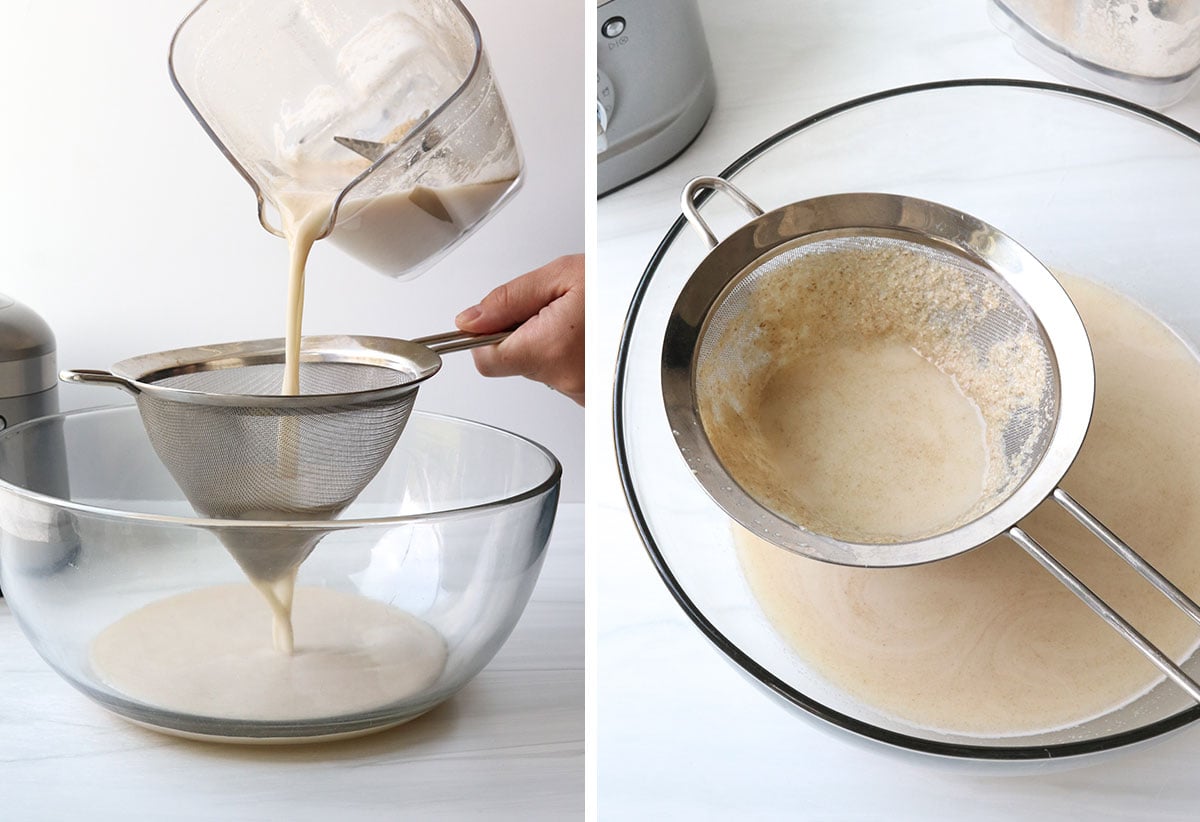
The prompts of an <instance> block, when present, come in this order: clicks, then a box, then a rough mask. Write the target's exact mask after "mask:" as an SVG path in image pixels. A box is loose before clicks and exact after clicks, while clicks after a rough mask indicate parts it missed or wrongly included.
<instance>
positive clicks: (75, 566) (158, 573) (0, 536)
mask: <svg viewBox="0 0 1200 822" xmlns="http://www.w3.org/2000/svg"><path fill="white" fill-rule="evenodd" d="M560 476H561V467H560V465H559V463H558V461H557V460H556V459H555V458H554V456H553V455H552V454H550V453H549V452H548V451H547V450H546V449H544V448H542V447H541V446H540V445H537V444H536V443H533V442H531V441H529V440H526V439H524V438H522V437H519V436H517V435H515V434H510V433H508V432H506V431H502V430H499V429H496V428H491V427H488V426H486V425H481V424H479V423H475V422H469V421H466V420H460V419H454V418H451V417H442V416H435V415H430V414H422V413H417V414H414V415H413V416H412V419H411V420H410V421H409V423H408V427H407V429H406V430H405V433H404V436H403V437H402V438H401V439H400V442H399V444H398V445H397V446H396V448H395V450H394V451H393V453H392V455H391V457H390V459H389V460H388V462H387V463H386V464H385V465H384V467H383V468H382V470H381V471H380V472H379V474H378V475H377V476H376V478H375V479H374V480H373V481H372V482H371V484H370V485H369V486H368V487H367V488H366V490H365V491H363V493H362V494H361V495H360V496H359V498H358V499H357V500H356V501H355V502H354V503H353V504H351V505H350V507H349V508H348V509H347V510H346V511H345V512H344V514H343V515H342V517H341V518H340V519H338V520H336V521H328V522H295V523H279V522H243V521H229V522H217V521H215V520H209V519H202V518H197V517H196V515H195V514H194V513H193V512H192V509H191V506H190V505H188V503H187V502H186V500H185V499H184V497H183V495H182V493H181V492H180V490H179V488H178V486H177V485H176V484H175V482H174V480H173V479H172V478H171V476H170V474H169V473H167V471H166V469H165V468H164V467H163V466H162V464H161V462H159V459H158V457H157V456H156V455H155V453H154V451H153V449H152V448H151V446H150V442H149V440H148V439H147V437H146V434H145V431H144V430H143V428H142V424H141V421H140V419H139V417H138V413H137V410H136V409H135V408H132V407H118V408H105V409H97V410H89V411H81V412H73V413H69V414H62V415H58V416H52V417H45V418H42V419H40V420H35V421H33V422H30V423H26V424H25V425H21V426H17V427H15V428H13V429H11V430H10V431H7V432H5V433H4V434H3V436H0V589H3V592H4V596H5V598H6V599H7V600H8V604H9V606H10V607H11V609H12V612H13V615H14V616H15V617H16V619H17V621H18V623H19V624H20V626H21V628H22V630H23V631H24V632H25V635H26V636H27V637H28V639H29V641H30V642H31V643H32V645H33V647H34V648H35V649H36V650H37V652H38V653H39V654H40V655H41V656H42V658H43V659H44V660H45V661H46V662H47V663H48V664H49V665H50V666H51V667H52V668H54V670H55V671H57V672H58V673H59V674H61V675H62V676H63V678H65V679H66V680H67V681H68V682H69V683H71V684H72V685H74V686H75V687H76V688H78V689H79V690H80V691H82V692H83V693H84V694H86V695H87V696H89V697H91V698H92V699H93V700H95V701H96V702H98V703H99V704H100V705H102V706H104V707H105V708H108V709H109V710H111V711H113V712H115V713H117V714H119V715H121V716H123V717H126V718H127V719H130V720H133V721H135V722H138V723H141V724H144V725H148V726H152V727H154V728H158V729H160V730H166V731H169V732H174V733H178V734H182V735H188V736H197V737H204V738H216V739H228V740H237V741H250V742H261V741H299V740H306V739H314V738H330V737H337V736H347V735H354V734H360V733H365V732H368V731H373V730H380V729H383V728H386V727H390V726H393V725H396V724H399V723H401V722H404V721H406V720H409V719H412V718H414V717H416V716H418V715H419V714H421V713H424V712H425V711H428V710H429V709H430V708H432V707H434V706H435V705H437V704H438V703H440V702H442V701H444V700H446V699H448V698H449V697H450V696H452V695H453V694H454V693H455V692H456V691H458V690H459V689H460V688H462V687H463V686H464V685H465V684H466V683H467V682H468V681H469V680H470V679H471V678H472V677H474V676H475V674H477V673H478V672H479V671H480V670H481V669H482V668H483V667H484V665H486V664H487V663H488V661H489V660H490V659H491V658H492V657H493V656H494V655H495V653H496V651H497V650H499V648H500V646H501V645H502V644H503V643H504V641H505V639H506V638H507V637H508V635H509V633H510V632H511V631H512V629H513V626H514V625H515V624H516V622H517V619H518V618H519V617H520V615H521V612H522V610H523V609H524V607H525V604H526V603H527V602H528V600H529V596H530V593H531V591H532V589H533V586H534V583H535V581H536V580H537V576H538V572H539V571H540V569H541V565H542V559H543V557H544V553H545V548H546V543H547V541H548V539H549V536H550V530H551V526H552V524H553V522H554V515H555V511H556V508H557V501H558V491H559V480H560ZM218 525H219V526H220V529H221V531H220V532H221V533H228V531H229V530H230V529H232V530H233V531H235V532H236V536H237V538H238V540H239V543H241V542H242V541H244V540H246V539H250V538H254V537H261V538H262V539H264V540H268V539H272V538H274V539H279V537H280V535H281V534H284V533H287V534H290V535H293V536H294V535H305V534H307V535H310V536H321V539H320V542H318V543H317V545H316V548H315V549H314V550H313V552H312V554H311V555H309V557H308V559H307V560H305V562H304V563H303V564H302V565H301V566H300V570H299V577H298V581H297V586H298V587H297V600H296V607H297V610H299V608H300V606H301V602H302V600H301V594H302V593H303V592H304V591H305V589H311V588H318V589H325V590H326V591H335V592H341V593H343V594H348V595H352V596H353V597H358V598H365V599H369V600H374V601H375V602H377V603H382V604H384V605H387V606H391V608H390V609H385V610H387V612H388V613H394V610H392V609H397V610H399V611H403V612H405V613H407V614H410V615H412V616H413V617H416V618H417V619H419V620H421V621H422V622H424V623H425V624H426V625H427V626H430V627H431V628H432V629H434V630H435V631H436V632H437V634H438V635H440V637H441V640H442V642H444V651H445V655H446V658H445V664H444V667H443V668H442V669H441V673H440V674H439V675H437V676H436V678H435V679H432V681H429V682H427V683H425V684H424V685H423V686H422V687H420V688H419V690H415V691H413V692H411V693H407V694H406V695H404V696H403V698H399V699H396V700H394V701H392V702H389V703H388V704H380V705H376V706H372V707H370V708H369V709H363V710H361V711H356V712H354V713H351V714H344V713H340V712H337V711H331V712H329V713H327V714H325V713H322V712H321V703H322V700H323V699H324V698H325V694H322V693H318V694H316V696H315V700H316V703H315V704H316V706H317V709H316V713H315V714H314V713H313V712H309V713H307V714H305V715H304V716H303V717H301V718H291V717H281V718H273V719H271V720H269V721H263V720H258V719H247V718H246V717H238V716H229V715H198V714H193V713H188V712H181V711H178V710H172V709H171V708H170V707H164V706H162V705H160V704H153V703H150V702H147V701H146V700H144V699H138V698H132V697H129V696H127V695H126V694H125V693H123V692H122V691H121V690H118V689H116V688H114V687H112V686H110V685H109V684H107V683H106V681H105V680H104V679H103V678H101V676H99V675H98V674H97V672H96V670H95V669H94V667H93V664H92V659H91V649H92V644H93V641H94V640H95V639H96V637H97V636H98V635H100V634H101V632H103V631H104V630H105V629H106V628H107V627H108V626H110V625H112V624H113V623H115V622H116V621H117V620H119V619H121V618H122V617H124V616H126V615H127V614H130V613H132V612H134V611H135V610H137V609H139V608H142V607H143V606H146V605H148V604H150V603H155V602H159V601H162V600H164V599H166V598H168V597H171V596H174V595H179V594H183V593H185V592H191V591H198V590H200V589H205V588H207V587H209V586H220V585H229V584H237V585H242V586H248V583H247V580H246V577H245V575H244V574H243V573H242V571H241V569H240V568H239V566H238V565H237V563H235V561H234V560H233V558H232V557H231V555H230V554H229V552H228V551H226V549H225V547H224V546H223V544H222V542H221V540H220V539H219V538H218V536H217V533H218V531H217V530H214V529H215V527H216V526H218ZM259 624H260V627H261V629H262V630H264V631H269V630H270V616H269V610H268V609H267V605H266V603H265V601H264V602H263V611H262V614H261V620H260V623H259ZM377 630H380V629H379V628H377V626H375V625H370V626H366V627H362V628H361V629H360V631H359V632H358V633H354V632H348V633H346V634H344V635H338V636H336V638H335V640H334V644H335V646H336V648H337V652H338V653H346V654H355V653H357V651H358V650H359V649H360V646H361V647H362V648H366V647H367V646H369V644H370V643H371V642H372V641H374V640H375V639H378V637H375V638H372V637H371V636H370V634H371V633H372V631H377ZM383 630H386V628H385V629H383ZM268 647H269V643H268ZM296 649H297V651H296V657H295V659H297V660H302V658H303V655H304V653H305V639H304V636H303V635H302V633H301V631H300V626H299V622H298V623H297V634H296ZM357 658H359V657H356V659H357ZM361 658H362V659H364V660H365V659H366V657H365V656H363V657H361ZM356 664H357V663H356ZM349 674H350V675H351V676H352V677H353V676H355V675H358V674H361V675H362V676H363V677H370V676H371V675H372V670H370V665H369V663H366V662H364V663H363V664H362V670H361V671H359V670H352V671H350V672H349ZM230 687H235V688H236V687H237V685H236V684H234V685H231V686H230Z"/></svg>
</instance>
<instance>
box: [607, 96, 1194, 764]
mask: <svg viewBox="0 0 1200 822" xmlns="http://www.w3.org/2000/svg"><path fill="white" fill-rule="evenodd" d="M989 88H997V89H1000V90H1002V91H1012V90H1016V91H1021V92H1033V93H1046V94H1049V95H1061V96H1063V97H1065V98H1067V99H1073V100H1074V101H1075V102H1079V101H1085V102H1090V103H1093V104H1096V105H1099V106H1101V107H1104V108H1108V109H1112V110H1113V111H1114V112H1116V113H1119V114H1128V115H1133V116H1135V117H1137V118H1139V119H1141V120H1144V121H1147V122H1148V124H1150V125H1154V126H1158V127H1160V128H1163V129H1164V130H1165V131H1167V132H1171V133H1173V134H1174V135H1176V136H1179V137H1182V138H1184V139H1185V140H1188V141H1191V143H1193V144H1194V145H1195V146H1197V147H1200V131H1197V130H1195V129H1192V128H1189V127H1188V126H1185V125H1183V124H1181V123H1179V122H1177V121H1175V120H1172V119H1171V118H1169V117H1167V116H1166V115H1164V114H1161V113H1159V112H1157V111H1154V110H1152V109H1148V108H1146V107H1144V106H1139V105H1137V104H1135V103H1130V102H1128V101H1126V100H1122V99H1120V98H1118V97H1114V96H1112V95H1109V94H1104V93H1103V92H1097V91H1091V90H1088V89H1081V88H1077V87H1073V86H1067V85H1063V84H1061V83H1047V82H1044V81H1040V80H1018V79H1009V78H967V79H960V80H939V81H934V82H928V83H918V84H914V85H908V86H898V87H895V88H890V89H885V90H882V91H878V92H874V93H872V94H867V95H864V96H861V97H857V98H854V99H852V100H847V101H846V102H843V103H840V104H838V105H835V106H833V107H831V108H828V109H825V110H823V111H820V112H817V113H816V114H813V115H810V116H808V117H805V118H803V119H800V120H798V121H796V122H794V123H792V124H790V125H788V126H787V127H785V128H783V129H781V130H780V131H778V132H776V133H774V134H772V135H770V136H768V137H766V138H765V139H763V140H762V141H760V142H759V143H758V144H757V145H755V146H753V147H752V148H750V149H749V150H747V151H746V152H745V153H744V154H742V155H741V156H739V157H738V158H737V159H736V160H734V161H733V162H732V163H730V164H729V165H728V166H727V167H726V168H725V169H724V170H722V171H721V176H722V177H733V176H735V175H737V174H739V173H741V172H742V171H744V170H745V169H746V168H747V167H749V166H750V165H752V164H753V163H754V162H755V161H756V160H758V159H759V158H761V157H762V156H764V155H765V154H766V153H767V152H769V151H771V150H772V149H774V148H776V147H777V146H779V145H780V144H782V143H784V142H785V141H786V140H788V139H790V138H792V137H794V136H796V135H798V134H802V133H803V132H805V131H806V130H808V129H809V128H812V127H815V126H818V125H821V124H822V123H824V122H826V121H828V120H831V119H833V118H836V117H838V116H840V115H842V114H843V113H846V112H851V111H854V110H856V109H859V108H865V107H868V106H871V105H873V104H875V103H878V102H882V101H887V100H890V99H892V98H902V97H905V96H908V95H916V94H922V93H935V94H936V93H940V92H942V91H951V92H956V91H959V90H964V89H966V90H979V89H982V90H987V89H989ZM710 193H711V192H703V193H701V195H700V201H701V202H702V201H703V198H704V197H706V196H708V194H710ZM686 227H687V221H686V220H685V219H684V217H683V216H682V215H680V216H678V217H677V218H676V219H675V220H674V222H673V223H672V224H671V225H670V226H669V227H668V228H667V229H666V231H665V233H664V234H663V236H662V238H661V239H660V241H659V243H658V245H657V246H656V247H655V249H654V252H653V254H652V255H651V257H650V259H649V261H648V262H647V264H646V267H645V270H644V271H643V272H642V274H641V276H640V278H639V279H638V281H637V284H636V286H635V288H634V291H633V294H632V296H631V298H630V304H629V308H628V310H627V311H626V313H625V318H624V325H623V328H622V332H621V339H620V341H619V346H618V351H617V362H616V367H615V376H614V380H613V383H614V385H613V394H612V406H611V409H610V410H611V421H612V426H613V447H614V451H615V452H616V453H615V456H616V463H617V471H618V474H619V478H620V482H621V490H622V492H623V496H624V499H625V503H626V506H627V508H628V511H629V514H630V518H631V520H632V524H633V525H634V527H635V529H636V531H637V535H638V537H639V539H640V541H641V542H642V543H643V547H644V548H645V550H646V553H647V555H648V556H649V558H650V560H651V562H652V563H653V565H654V567H655V570H656V572H657V573H658V574H659V576H660V578H661V579H662V581H663V584H664V585H665V586H666V587H667V589H668V591H669V592H670V593H671V595H672V597H673V598H674V599H675V601H676V602H677V603H678V605H679V607H680V609H681V610H682V611H683V613H684V615H685V616H686V617H687V618H688V620H689V621H690V622H691V623H692V624H693V625H695V626H696V628H697V629H698V630H699V631H700V632H701V633H702V634H703V635H704V636H705V638H707V639H708V640H709V641H710V642H712V644H713V645H714V646H715V647H716V648H717V649H718V650H719V651H720V652H721V653H722V654H724V655H725V657H726V658H727V659H728V660H729V661H730V663H731V664H733V665H734V666H735V668H736V669H737V670H738V672H739V673H741V674H743V675H744V676H746V678H747V679H749V680H750V681H752V682H753V683H754V684H755V685H757V686H759V687H760V688H761V689H762V690H763V691H765V692H768V693H771V694H774V695H775V696H776V697H778V698H779V699H780V701H781V702H782V704H783V705H784V706H785V707H787V708H789V709H792V710H794V711H795V713H796V714H797V715H798V716H800V717H802V718H805V719H811V720H813V721H814V722H815V723H816V724H818V725H820V726H823V727H832V728H835V729H837V730H839V731H841V732H844V733H846V734H847V735H848V738H849V739H851V740H862V741H864V742H867V743H870V742H875V743H879V744H882V745H884V746H887V747H890V748H893V749H896V750H899V751H912V752H916V753H919V754H921V755H924V756H928V757H933V758H936V759H939V760H943V761H947V762H955V761H963V762H969V763H977V762H978V763H1000V764H1005V763H1013V764H1019V763H1021V762H1031V761H1032V762H1040V761H1042V760H1063V759H1069V758H1076V757H1085V756H1089V755H1091V754H1097V753H1104V752H1107V751H1111V750H1114V749H1121V748H1124V749H1129V748H1131V747H1133V746H1137V745H1141V744H1145V743H1148V742H1152V741H1154V740H1156V739H1162V738H1166V737H1167V736H1169V735H1172V734H1174V733H1177V732H1179V731H1180V730H1182V729H1184V728H1186V727H1187V726H1189V725H1191V724H1193V723H1194V722H1195V721H1196V720H1197V719H1198V718H1200V707H1198V706H1195V705H1193V706H1190V707H1187V708H1184V709H1181V710H1178V711H1176V712H1174V713H1172V714H1169V715H1167V716H1165V717H1164V718H1161V719H1157V720H1154V721H1152V722H1150V723H1148V724H1145V725H1142V726H1139V727H1136V728H1133V729H1129V730H1119V731H1110V732H1108V733H1107V734H1100V735H1097V736H1093V737H1090V738H1087V739H1083V740H1073V741H1067V742H1055V743H1051V744H1030V743H1023V744H1019V745H1012V746H989V745H983V744H972V743H969V742H966V741H960V740H955V741H941V740H935V739H927V738H924V737H921V736H917V735H915V734H914V733H904V732H899V731H894V730H889V729H887V728H883V727H881V726H879V725H876V724H873V723H872V722H869V721H865V720H862V719H859V718H857V717H855V716H853V715H850V714H847V713H843V712H841V711H839V710H837V709H834V708H832V707H830V706H828V705H826V704H824V703H822V702H821V701H820V700H819V699H816V698H814V697H813V696H811V695H810V694H809V693H807V692H806V691H804V690H800V689H799V688H797V687H796V686H795V685H793V684H791V683H789V682H787V681H785V680H784V679H781V678H780V677H779V676H778V675H777V674H775V673H774V672H772V671H771V670H768V669H767V668H765V667H763V665H761V664H759V663H758V662H757V661H756V660H755V659H754V658H752V657H751V656H749V655H748V654H746V653H745V652H744V651H742V650H741V648H740V647H739V646H738V645H737V643H735V642H734V641H733V640H731V639H730V638H729V636H728V635H727V634H726V633H724V632H723V631H722V629H721V628H719V627H718V626H717V624H716V623H715V622H714V621H713V618H712V617H711V616H710V615H709V613H708V611H707V609H706V608H704V607H701V605H700V604H698V602H697V600H696V599H694V598H693V595H692V593H691V591H690V587H689V586H687V585H684V584H683V583H682V582H681V581H680V578H679V577H678V576H677V574H676V572H675V570H674V569H673V567H672V562H671V561H669V560H668V557H667V552H666V551H664V548H663V539H664V538H663V535H662V534H661V533H660V526H658V525H655V524H654V523H653V522H652V518H651V517H650V516H649V510H648V508H647V507H646V504H645V502H644V501H643V499H642V497H641V496H639V492H638V489H637V481H636V477H637V475H638V472H637V469H636V468H635V462H634V460H633V458H632V451H631V440H630V438H631V436H632V435H631V431H632V430H633V429H634V428H635V427H636V426H637V425H638V423H637V422H636V421H634V420H631V419H630V418H629V412H628V408H627V403H628V402H629V401H630V396H631V394H633V393H634V392H633V391H632V390H631V388H630V380H631V377H630V369H631V354H632V350H631V349H633V348H634V344H635V333H636V332H637V330H638V329H639V328H641V327H643V326H644V325H645V323H646V320H645V319H644V315H645V314H646V312H647V305H648V299H647V295H648V293H649V292H650V288H651V284H652V283H653V282H654V277H655V276H656V275H658V274H660V266H661V264H662V262H663V260H664V259H665V258H666V256H667V254H668V252H669V251H671V249H672V247H673V245H674V244H675V243H676V242H677V241H678V240H679V238H680V236H681V235H682V234H683V233H684V229H685V228H686Z"/></svg>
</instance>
